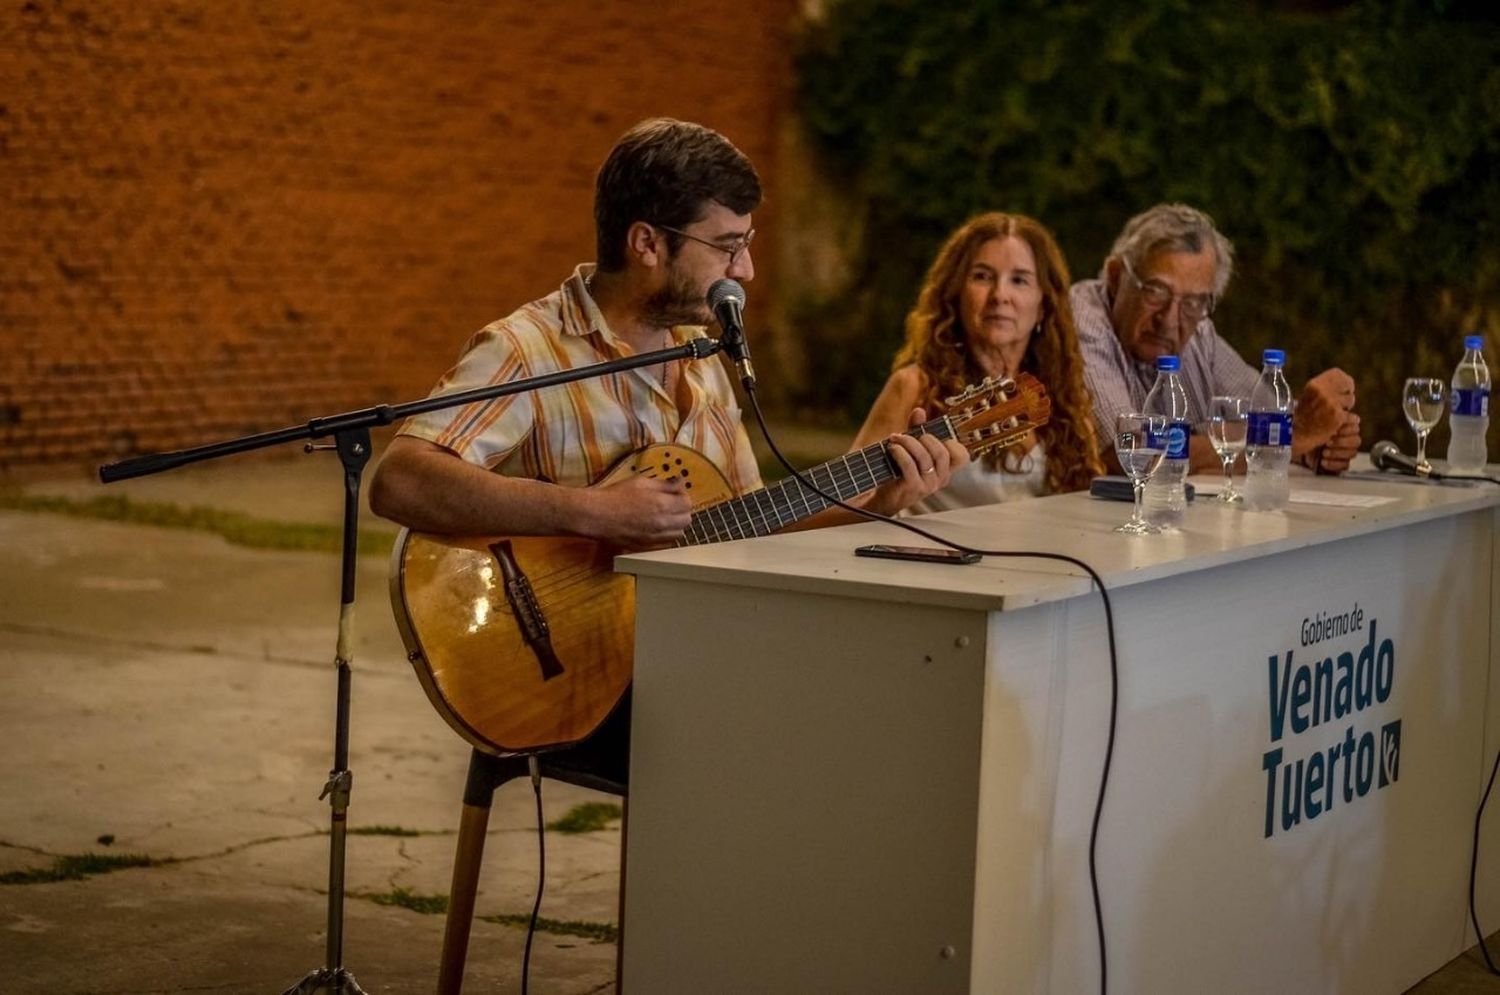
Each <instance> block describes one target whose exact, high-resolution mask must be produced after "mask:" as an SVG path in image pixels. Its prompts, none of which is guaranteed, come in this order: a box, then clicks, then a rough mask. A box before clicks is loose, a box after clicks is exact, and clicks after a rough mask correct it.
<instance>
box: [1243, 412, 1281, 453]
mask: <svg viewBox="0 0 1500 995" xmlns="http://www.w3.org/2000/svg"><path fill="white" fill-rule="evenodd" d="M1245 444H1246V445H1248V446H1290V445H1291V444H1292V416H1291V415H1288V414H1285V413H1283V412H1280V411H1252V412H1250V417H1249V419H1247V423H1246V426H1245Z"/></svg>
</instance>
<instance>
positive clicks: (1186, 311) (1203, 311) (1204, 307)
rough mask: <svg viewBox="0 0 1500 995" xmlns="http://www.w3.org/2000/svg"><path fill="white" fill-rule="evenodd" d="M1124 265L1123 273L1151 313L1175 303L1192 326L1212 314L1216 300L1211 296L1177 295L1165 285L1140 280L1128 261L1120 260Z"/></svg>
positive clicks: (1178, 310) (1179, 311) (1153, 281)
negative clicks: (1128, 277) (1127, 276)
mask: <svg viewBox="0 0 1500 995" xmlns="http://www.w3.org/2000/svg"><path fill="white" fill-rule="evenodd" d="M1121 262H1123V263H1124V264H1125V272H1126V273H1127V274H1128V275H1129V276H1130V282H1131V283H1133V284H1135V289H1136V290H1137V291H1139V293H1140V295H1141V300H1142V301H1144V302H1145V303H1146V306H1147V307H1149V308H1150V309H1151V310H1153V311H1165V310H1166V309H1167V308H1169V307H1171V306H1172V301H1173V300H1176V301H1177V313H1178V314H1179V315H1181V316H1182V317H1183V319H1184V320H1186V321H1191V322H1193V323H1194V324H1197V323H1198V322H1200V321H1202V320H1203V319H1204V318H1207V317H1208V316H1209V315H1211V314H1213V313H1214V305H1215V304H1216V303H1218V298H1217V297H1216V296H1215V295H1213V294H1177V293H1173V292H1172V288H1171V287H1168V286H1167V285H1166V284H1163V283H1158V282H1157V281H1155V280H1142V279H1141V278H1140V277H1138V276H1136V275H1135V270H1134V269H1132V268H1131V266H1130V260H1129V259H1124V258H1123V257H1122V258H1121Z"/></svg>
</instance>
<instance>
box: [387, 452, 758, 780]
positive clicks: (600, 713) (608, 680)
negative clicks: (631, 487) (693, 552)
mask: <svg viewBox="0 0 1500 995" xmlns="http://www.w3.org/2000/svg"><path fill="white" fill-rule="evenodd" d="M627 474H636V475H643V476H651V477H663V478H670V477H681V478H683V482H684V483H685V484H686V485H688V487H689V494H690V495H691V496H692V499H693V506H694V508H695V509H696V508H701V507H707V506H709V505H713V504H718V503H720V502H722V501H725V500H728V499H729V498H732V497H734V492H733V491H732V490H731V489H730V486H729V482H728V481H727V480H725V479H724V475H723V474H722V473H720V472H719V469H718V468H717V467H715V466H714V465H713V464H712V463H710V462H709V461H708V460H707V459H706V458H705V457H703V456H702V455H700V454H699V453H698V452H696V451H695V450H692V449H689V448H687V447H684V446H676V445H670V444H662V445H654V446H648V447H646V448H645V449H642V450H638V451H637V452H635V453H633V454H631V455H630V456H629V457H627V458H626V460H625V461H623V462H621V463H619V464H617V465H616V466H615V467H614V469H612V470H611V471H610V472H609V473H608V474H606V475H605V477H604V479H603V481H602V482H603V483H610V482H613V481H617V480H619V479H621V478H622V477H624V476H625V475H627ZM616 552H617V551H616V550H614V549H612V548H610V547H608V546H606V545H605V544H603V543H599V542H595V541H593V540H591V539H568V538H555V537H533V536H510V537H497V536H485V537H481V536H462V537H455V536H437V535H431V534H428V533H423V532H412V531H410V530H403V531H402V532H401V535H400V536H399V537H398V539H397V541H396V548H395V553H394V556H393V561H392V564H391V603H392V607H393V608H394V610H395V615H396V625H397V628H398V629H400V631H401V638H402V640H403V641H404V642H405V643H406V650H407V658H408V659H409V660H410V661H411V663H412V666H413V667H414V668H415V670H416V672H417V677H418V679H419V680H420V681H421V682H422V688H423V690H425V691H426V692H427V697H428V698H429V699H430V700H431V701H432V704H433V706H434V707H435V708H436V709H437V710H438V713H439V714H440V715H442V716H443V718H444V719H445V720H446V721H447V723H448V724H449V725H450V726H452V727H453V729H454V731H456V732H457V733H458V734H459V735H460V736H462V737H463V738H464V739H466V740H468V741H469V743H470V744H472V745H473V746H475V747H478V748H479V749H481V750H484V751H486V752H489V753H494V754H499V755H504V754H509V753H519V752H528V751H533V750H538V749H543V748H547V747H556V746H565V745H567V744H569V743H575V742H578V741H579V740H582V739H584V738H585V737H586V736H588V734H589V733H591V732H592V731H593V730H594V729H595V728H596V727H597V726H598V725H599V723H601V722H603V721H604V719H605V718H607V717H608V716H609V713H610V712H611V711H613V710H614V708H615V706H616V705H617V704H618V703H619V701H620V698H621V697H622V696H623V695H624V694H625V689H626V688H627V687H629V686H630V674H631V661H632V659H633V657H634V653H635V578H634V577H631V576H630V575H629V574H619V573H615V572H614V557H615V553H616ZM528 590H529V592H530V595H531V596H530V598H528V597H527V592H528Z"/></svg>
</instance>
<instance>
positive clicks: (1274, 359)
mask: <svg viewBox="0 0 1500 995" xmlns="http://www.w3.org/2000/svg"><path fill="white" fill-rule="evenodd" d="M1260 361H1261V362H1262V363H1264V364H1265V365H1266V366H1284V365H1286V353H1284V352H1282V351H1281V350H1280V349H1267V350H1266V351H1265V352H1263V353H1261V354H1260Z"/></svg>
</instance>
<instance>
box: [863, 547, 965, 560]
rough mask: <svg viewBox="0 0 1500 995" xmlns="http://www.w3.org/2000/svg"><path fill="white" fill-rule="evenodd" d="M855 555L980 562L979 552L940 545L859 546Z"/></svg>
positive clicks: (883, 558) (892, 558)
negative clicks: (966, 551)
mask: <svg viewBox="0 0 1500 995" xmlns="http://www.w3.org/2000/svg"><path fill="white" fill-rule="evenodd" d="M854 555H855V556H874V557H878V558H879V559H882V560H913V561H915V562H917V563H978V562H979V554H978V553H960V552H959V551H958V550H956V549H944V548H942V547H940V546H887V545H885V544H883V543H876V544H875V545H873V546H859V547H857V548H856V549H855V550H854Z"/></svg>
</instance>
